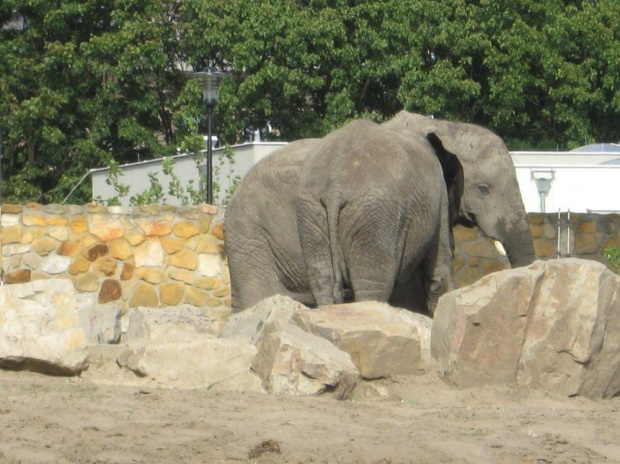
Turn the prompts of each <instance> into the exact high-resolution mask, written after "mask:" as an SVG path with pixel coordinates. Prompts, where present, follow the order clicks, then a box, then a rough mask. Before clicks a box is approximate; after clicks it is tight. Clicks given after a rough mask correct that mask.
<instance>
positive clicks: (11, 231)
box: [0, 203, 230, 313]
mask: <svg viewBox="0 0 620 464" xmlns="http://www.w3.org/2000/svg"><path fill="white" fill-rule="evenodd" d="M1 215H2V217H1V224H2V231H1V235H0V239H1V244H2V271H3V278H4V283H5V284H13V283H23V282H29V281H33V280H40V279H69V280H71V281H72V282H73V284H74V286H75V289H76V290H77V291H78V296H79V301H78V304H79V305H80V306H82V307H89V306H94V305H96V304H104V303H109V302H117V303H119V304H121V305H122V307H123V311H124V313H127V312H128V311H129V310H130V309H131V308H133V307H159V306H176V305H179V304H188V305H192V306H197V307H210V308H213V310H214V311H215V312H217V311H223V312H226V311H228V308H229V307H230V298H229V279H228V270H227V265H226V262H225V259H224V256H223V255H224V242H223V238H224V236H223V225H222V221H221V220H220V218H219V217H218V215H217V211H216V209H215V208H214V207H211V206H194V207H173V206H166V205H162V206H158V205H152V206H142V207H137V208H128V207H105V206H103V205H97V204H89V205H84V206H71V205H66V206H65V205H46V206H43V205H39V204H34V203H29V204H26V205H23V206H22V205H3V206H2V210H1Z"/></svg>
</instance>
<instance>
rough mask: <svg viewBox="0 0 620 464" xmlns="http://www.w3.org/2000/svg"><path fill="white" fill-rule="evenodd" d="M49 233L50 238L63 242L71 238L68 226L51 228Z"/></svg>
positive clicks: (48, 230) (48, 229)
mask: <svg viewBox="0 0 620 464" xmlns="http://www.w3.org/2000/svg"><path fill="white" fill-rule="evenodd" d="M47 233H48V234H49V236H50V237H52V238H55V239H56V240H59V241H61V242H62V241H65V240H67V239H68V238H69V231H68V230H67V227H66V226H49V227H48V228H47Z"/></svg>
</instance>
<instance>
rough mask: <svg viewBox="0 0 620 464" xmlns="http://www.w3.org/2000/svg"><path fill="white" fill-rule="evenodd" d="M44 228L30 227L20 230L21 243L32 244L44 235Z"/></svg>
mask: <svg viewBox="0 0 620 464" xmlns="http://www.w3.org/2000/svg"><path fill="white" fill-rule="evenodd" d="M45 233H46V228H45V227H43V226H30V227H25V228H24V229H23V230H22V243H32V241H33V240H34V239H37V238H41V237H43V236H44V235H45Z"/></svg>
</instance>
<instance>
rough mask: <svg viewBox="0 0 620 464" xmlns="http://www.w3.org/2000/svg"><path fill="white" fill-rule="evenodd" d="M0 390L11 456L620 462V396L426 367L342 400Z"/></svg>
mask: <svg viewBox="0 0 620 464" xmlns="http://www.w3.org/2000/svg"><path fill="white" fill-rule="evenodd" d="M377 391H380V392H382V393H383V394H385V395H387V396H382V397H377V395H376V392H377ZM0 398H2V401H1V402H0V463H3V464H4V463H43V462H49V463H69V462H70V463H171V462H184V463H192V462H196V463H207V462H257V463H267V462H269V463H285V462H287V463H288V462H294V463H296V462H318V463H401V462H403V463H404V462H416V463H427V462H428V463H437V462H472V463H473V462H476V463H480V462H502V463H524V462H525V463H527V462H534V463H556V462H557V463H564V462H577V463H589V462H607V463H616V462H618V463H620V432H619V430H620V414H619V409H620V398H616V399H613V400H608V401H591V400H587V399H584V398H570V399H569V398H566V399H557V398H551V397H548V396H546V395H545V394H543V393H540V392H531V391H525V390H518V389H511V388H507V387H506V388H504V387H502V388H484V389H476V390H465V391H456V390H452V389H450V388H449V387H448V386H446V385H444V384H443V382H441V381H440V380H439V379H437V378H436V377H435V376H433V375H430V374H428V375H424V376H417V377H415V376H414V377H402V378H397V379H394V380H392V381H382V382H377V383H375V384H373V385H370V386H366V387H364V388H361V389H360V390H359V392H358V393H357V398H356V399H355V400H353V401H337V400H335V399H332V398H328V397H304V398H291V397H274V396H268V395H261V394H241V393H223V392H213V391H211V390H191V391H186V390H163V389H151V388H149V389H140V388H128V387H114V386H101V385H93V384H92V383H88V382H86V381H84V380H81V379H74V378H57V377H46V376H42V375H36V374H30V373H25V372H5V371H0Z"/></svg>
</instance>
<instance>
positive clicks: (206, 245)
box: [196, 234, 220, 253]
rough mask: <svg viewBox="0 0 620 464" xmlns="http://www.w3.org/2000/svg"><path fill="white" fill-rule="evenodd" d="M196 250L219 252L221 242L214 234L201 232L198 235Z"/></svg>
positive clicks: (199, 251)
mask: <svg viewBox="0 0 620 464" xmlns="http://www.w3.org/2000/svg"><path fill="white" fill-rule="evenodd" d="M196 251H197V252H198V253H219V252H220V242H219V241H218V239H217V238H215V237H214V236H213V235H209V234H201V235H199V236H198V240H197V243H196Z"/></svg>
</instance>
